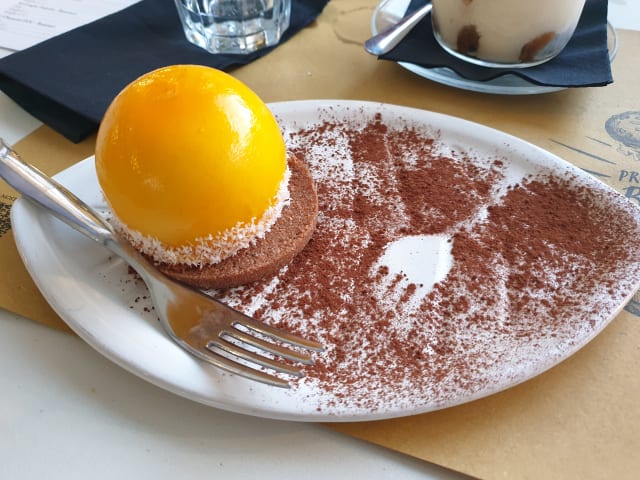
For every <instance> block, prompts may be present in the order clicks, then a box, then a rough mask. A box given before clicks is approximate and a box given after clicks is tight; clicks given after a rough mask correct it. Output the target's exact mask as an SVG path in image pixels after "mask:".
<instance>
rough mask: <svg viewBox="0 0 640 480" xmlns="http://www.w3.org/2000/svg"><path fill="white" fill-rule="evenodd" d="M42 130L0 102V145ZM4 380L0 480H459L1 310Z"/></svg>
mask: <svg viewBox="0 0 640 480" xmlns="http://www.w3.org/2000/svg"><path fill="white" fill-rule="evenodd" d="M609 19H610V21H611V23H612V24H613V26H614V27H615V28H626V29H636V30H638V29H640V0H610V2H609ZM9 53H10V52H8V51H6V50H2V49H0V57H1V56H5V55H7V54H9ZM39 125H40V122H39V121H37V120H36V119H34V118H33V117H31V116H30V115H29V114H27V113H26V112H24V111H23V110H22V109H21V108H20V107H18V106H17V105H16V104H15V103H13V102H12V101H11V100H10V99H9V98H7V97H6V96H5V95H4V94H3V93H1V92H0V135H2V137H3V138H4V139H5V140H6V141H7V142H8V143H10V144H12V143H14V142H16V141H18V140H20V139H21V138H23V137H25V136H26V135H28V134H29V133H31V132H32V131H33V130H35V129H36V128H37V127H38V126H39ZM0 372H1V373H0V392H1V393H0V479H36V478H37V479H49V478H51V479H54V478H55V479H58V478H64V479H68V480H72V479H91V480H100V479H112V478H121V479H129V478H137V479H148V478H153V479H156V480H161V479H165V478H166V479H173V480H175V479H176V478H179V479H194V478H225V479H245V478H246V479H254V478H262V479H265V480H270V479H274V480H275V479H289V478H304V479H308V480H314V479H323V480H324V479H327V478H337V479H342V478H353V479H356V478H367V479H386V478H389V479H407V480H411V479H418V478H420V479H462V478H467V477H465V476H463V475H460V474H457V473H455V472H451V471H448V470H445V469H442V468H440V467H438V466H436V465H431V464H429V463H427V462H423V461H419V460H416V459H413V458H410V457H407V456H404V455H402V454H398V453H396V452H392V451H389V450H387V449H383V448H380V447H377V446H375V445H371V444H368V443H366V442H362V441H359V440H356V439H353V438H351V437H348V436H346V435H342V434H339V433H336V432H334V431H332V430H330V429H327V428H325V427H323V426H321V425H315V424H305V423H293V422H281V421H274V420H266V419H261V418H254V417H249V416H244V415H238V414H233V413H228V412H225V411H221V410H217V409H214V408H210V407H206V406H202V405H199V404H196V403H193V402H191V401H189V400H185V399H183V398H181V397H178V396H176V395H174V394H171V393H168V392H165V391H164V390H161V389H159V388H157V387H155V386H153V385H150V384H148V383H146V382H144V381H143V380H142V379H140V378H138V377H135V376H133V375H132V374H130V373H128V372H126V371H124V370H123V369H121V368H119V367H117V366H116V365H114V364H112V363H111V362H109V361H108V360H106V359H105V358H103V357H102V356H101V355H99V354H98V353H96V352H95V351H94V350H92V349H91V348H90V347H89V346H87V345H86V344H85V343H83V342H82V341H81V340H79V339H78V338H76V337H74V336H71V335H67V334H64V333H61V332H58V331H54V330H52V329H50V328H47V327H44V326H41V325H38V324H36V323H34V322H32V321H27V320H25V319H21V318H19V317H18V316H16V315H14V314H12V313H9V312H7V311H4V310H2V309H0Z"/></svg>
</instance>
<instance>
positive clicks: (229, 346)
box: [206, 337, 302, 377]
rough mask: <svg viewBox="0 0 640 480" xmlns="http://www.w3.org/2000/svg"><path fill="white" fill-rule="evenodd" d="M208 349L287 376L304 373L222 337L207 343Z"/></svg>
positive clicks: (299, 375)
mask: <svg viewBox="0 0 640 480" xmlns="http://www.w3.org/2000/svg"><path fill="white" fill-rule="evenodd" d="M206 348H207V350H209V351H210V352H216V349H219V350H221V351H223V352H225V353H227V354H230V355H233V356H235V357H237V358H240V359H242V360H244V361H247V362H251V363H255V364H257V365H260V366H262V367H265V368H270V369H272V370H275V371H276V372H280V373H286V374H287V375H291V376H294V377H301V376H302V372H301V370H300V369H299V368H296V367H293V366H289V365H284V364H283V363H280V362H277V361H275V360H271V359H270V358H267V357H264V356H262V355H259V354H257V353H253V352H250V351H249V350H245V349H244V348H241V347H239V346H237V345H235V344H234V343H231V342H229V341H228V340H226V339H225V338H223V337H220V338H219V339H217V340H211V341H209V343H207V345H206Z"/></svg>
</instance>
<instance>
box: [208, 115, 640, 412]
mask: <svg viewBox="0 0 640 480" xmlns="http://www.w3.org/2000/svg"><path fill="white" fill-rule="evenodd" d="M287 141H288V148H289V151H290V154H292V155H297V156H298V157H300V158H303V159H304V160H305V161H306V162H307V164H308V165H309V167H310V169H311V171H312V172H313V174H314V178H315V181H316V185H317V189H318V198H319V203H320V204H319V212H320V213H319V217H318V225H317V229H316V232H315V233H314V236H313V238H312V240H311V241H310V243H309V244H308V246H307V247H306V249H305V250H304V251H303V252H302V253H301V254H300V255H298V256H297V257H296V258H295V259H294V260H293V262H292V263H291V264H290V265H288V266H287V267H285V268H283V269H282V270H281V271H280V273H279V274H278V275H277V276H276V277H274V278H271V279H266V280H264V281H262V282H259V283H256V284H252V285H247V286H245V287H241V288H236V289H233V290H229V291H217V292H213V293H212V294H213V295H214V296H217V297H219V298H221V299H222V300H224V301H226V302H228V303H230V304H231V305H234V306H236V307H237V308H239V309H241V310H244V311H245V312H246V313H248V314H250V315H253V316H255V317H257V318H262V319H264V321H265V322H268V323H270V324H274V325H277V326H280V327H282V328H285V329H288V330H290V331H293V332H296V333H298V334H301V335H303V336H307V337H310V338H314V339H316V340H318V341H320V342H322V343H323V344H324V345H325V346H326V351H325V352H324V353H323V354H321V355H319V356H318V358H317V360H316V364H315V365H314V366H312V367H308V368H307V370H306V377H305V378H304V379H302V380H300V384H299V385H297V388H305V389H308V390H309V391H310V392H311V393H310V395H311V396H313V399H312V398H310V399H309V401H310V402H314V403H317V405H318V409H319V410H321V411H323V412H326V413H327V414H336V415H339V414H340V413H341V412H345V411H349V412H350V413H354V412H358V411H363V412H371V413H377V414H381V413H384V412H385V411H392V410H397V409H402V408H415V407H416V406H418V407H419V406H421V405H428V406H429V408H430V409H432V408H437V407H438V406H442V405H448V404H450V403H451V402H452V400H453V401H455V399H458V398H464V399H466V400H468V399H471V398H474V397H476V396H480V395H484V394H487V393H490V392H491V391H495V390H496V389H497V388H500V387H501V386H503V385H505V383H508V382H513V381H519V380H521V379H523V378H524V377H526V375H527V372H528V371H529V370H531V369H532V368H534V367H535V368H538V367H539V364H540V361H541V355H542V356H543V358H544V363H545V365H546V366H551V365H552V364H553V363H554V362H555V361H557V360H558V359H559V358H560V357H561V356H562V355H563V354H564V352H566V351H567V350H568V349H572V348H576V347H575V346H574V345H573V342H574V339H575V338H576V337H579V336H580V335H582V336H584V335H583V334H584V333H585V332H587V333H588V332H589V331H592V330H593V331H595V330H596V329H597V328H600V327H599V326H601V325H602V324H603V322H606V321H607V318H608V315H609V313H610V312H611V311H612V309H613V306H615V305H617V304H618V303H620V302H621V301H622V298H621V297H620V295H622V294H621V293H618V290H617V289H616V288H615V286H616V285H619V283H620V282H621V281H623V278H621V276H622V277H629V278H631V277H634V278H638V277H639V276H640V263H639V261H638V258H639V256H638V253H639V248H638V247H637V246H636V244H637V241H635V240H634V239H637V238H638V233H640V231H638V226H637V225H638V222H637V218H634V215H637V213H633V212H630V209H629V207H628V206H627V205H626V204H623V203H620V202H619V201H618V200H617V199H615V198H613V197H612V198H609V196H613V194H609V193H601V192H598V191H597V190H596V189H593V188H588V187H584V186H579V183H577V182H576V181H575V179H574V177H573V176H571V175H560V174H556V173H552V172H550V171H547V170H544V169H541V170H540V172H539V173H536V174H535V175H534V174H532V175H529V176H528V177H527V178H524V179H518V181H517V182H514V181H513V180H510V179H509V178H510V177H509V175H507V173H508V169H509V159H503V158H476V157H475V156H474V155H472V154H470V153H468V152H466V153H465V152H455V151H445V150H446V149H443V148H442V145H441V144H440V142H439V140H438V134H437V132H433V131H429V130H428V129H427V128H426V127H422V126H418V125H412V124H411V123H410V122H406V124H404V125H401V126H397V125H396V124H395V123H394V127H393V128H391V127H389V126H388V125H386V124H385V123H384V122H383V121H382V118H381V116H380V115H376V116H374V117H372V118H370V119H369V120H367V121H366V122H364V126H363V121H362V120H359V121H357V122H356V121H353V122H349V121H345V120H332V119H331V117H330V115H329V114H327V120H326V121H325V122H324V123H322V124H321V125H319V126H317V127H316V128H310V129H306V130H295V131H292V132H289V134H288V138H287ZM612 205H613V207H612ZM612 208H613V210H612ZM414 235H442V236H446V237H447V238H448V239H449V242H450V245H451V254H452V256H453V262H452V266H451V269H450V270H449V272H448V274H447V275H446V277H445V278H444V279H443V280H442V281H440V282H437V283H436V284H435V285H433V288H431V289H430V290H426V292H427V293H424V292H425V290H422V289H423V288H424V285H421V284H419V283H416V282H415V281H413V280H412V279H411V278H409V277H407V275H406V274H405V273H402V272H401V273H397V272H396V271H394V270H393V269H392V268H390V265H384V264H380V258H381V257H382V255H383V253H384V252H385V247H387V246H388V245H389V244H391V243H393V242H395V241H397V240H399V239H401V238H403V237H407V236H414ZM421 292H422V293H421ZM586 319H588V321H585V320H586Z"/></svg>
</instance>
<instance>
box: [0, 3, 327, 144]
mask: <svg viewBox="0 0 640 480" xmlns="http://www.w3.org/2000/svg"><path fill="white" fill-rule="evenodd" d="M327 2H328V0H292V9H291V22H290V26H289V28H288V29H287V31H286V32H285V34H284V36H283V38H282V39H281V42H280V43H284V42H286V41H287V40H288V39H290V38H291V37H292V36H293V35H295V34H296V33H297V32H298V31H300V30H301V29H302V28H304V27H305V26H307V25H308V24H310V23H311V22H312V21H313V20H314V19H315V18H316V17H317V16H318V15H319V14H320V13H321V12H322V10H323V9H324V7H325V5H326V4H327ZM274 48H277V46H276V47H270V48H266V49H262V50H259V51H257V52H254V53H251V54H248V55H212V54H210V53H208V52H206V51H205V50H202V49H200V48H198V47H196V46H194V45H192V44H191V43H189V42H188V41H187V39H186V38H185V36H184V33H183V31H182V26H181V24H180V20H179V18H178V13H177V11H176V7H175V4H174V2H173V0H142V1H141V2H139V3H136V4H134V5H132V6H130V7H128V8H126V9H124V10H121V11H119V12H116V13H114V14H112V15H109V16H107V17H104V18H101V19H99V20H97V21H95V22H93V23H90V24H88V25H84V26H82V27H79V28H77V29H75V30H72V31H70V32H67V33H64V34H62V35H60V36H58V37H55V38H52V39H50V40H47V41H45V42H42V43H40V44H38V45H35V46H33V47H31V48H28V49H26V50H23V51H21V52H16V53H14V54H12V55H9V56H8V57H5V58H3V59H0V90H2V91H3V92H5V93H6V94H7V95H8V96H9V97H11V98H12V99H13V100H14V101H15V102H16V103H18V104H19V105H20V106H21V107H22V108H24V109H25V110H26V111H28V112H29V113H31V114H32V115H33V116H35V117H36V118H38V119H39V120H40V121H42V122H43V123H45V124H47V125H49V126H50V127H52V128H53V129H55V130H57V131H58V132H59V133H61V134H62V135H64V136H65V137H67V138H68V139H70V140H71V141H74V142H79V141H80V140H82V139H84V138H85V137H87V136H88V135H90V134H91V133H93V132H94V131H95V130H96V129H97V127H98V124H99V123H100V120H101V119H102V116H103V114H104V112H105V110H106V109H107V107H108V106H109V103H111V100H113V98H114V97H115V96H116V95H117V94H118V92H119V91H120V90H121V89H122V88H123V87H124V86H125V85H127V84H128V83H130V82H131V81H133V80H134V79H135V78H137V77H139V76H140V75H142V74H143V73H146V72H149V71H151V70H154V69H156V68H159V67H163V66H166V65H172V64H178V63H182V64H200V65H208V66H211V67H215V68H218V69H221V70H227V71H228V70H230V69H232V68H234V67H238V66H240V65H244V64H247V63H249V62H252V61H253V60H255V59H257V58H259V57H262V56H263V55H265V54H267V53H269V52H270V51H271V50H273V49H274Z"/></svg>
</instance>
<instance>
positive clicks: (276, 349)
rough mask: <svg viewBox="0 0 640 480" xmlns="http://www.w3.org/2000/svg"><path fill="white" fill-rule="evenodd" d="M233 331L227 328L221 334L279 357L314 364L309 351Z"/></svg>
mask: <svg viewBox="0 0 640 480" xmlns="http://www.w3.org/2000/svg"><path fill="white" fill-rule="evenodd" d="M232 330H233V331H228V330H225V331H223V332H222V333H221V334H220V336H229V337H231V338H233V339H234V340H238V341H240V342H242V343H246V344H247V345H251V346H252V347H255V348H257V349H259V350H264V351H265V352H269V353H272V354H273V355H277V356H279V357H283V358H286V359H288V360H293V361H294V362H300V363H304V364H305V365H312V364H313V358H312V357H311V355H310V354H308V353H301V352H296V351H294V350H291V349H289V348H286V347H281V346H279V345H276V344H274V343H271V342H265V341H264V340H261V339H259V338H257V337H254V336H253V335H247V334H246V333H244V332H242V331H240V330H237V329H232Z"/></svg>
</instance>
